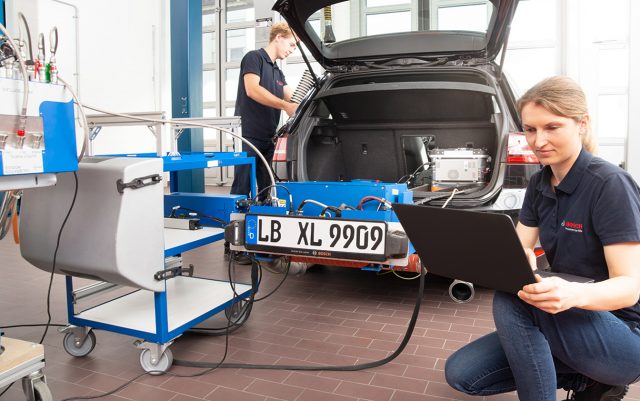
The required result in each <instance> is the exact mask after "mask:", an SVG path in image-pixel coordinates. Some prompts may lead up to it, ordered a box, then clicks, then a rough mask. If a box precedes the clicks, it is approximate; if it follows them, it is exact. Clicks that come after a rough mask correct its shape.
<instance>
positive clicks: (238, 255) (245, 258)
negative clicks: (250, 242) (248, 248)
mask: <svg viewBox="0 0 640 401" xmlns="http://www.w3.org/2000/svg"><path fill="white" fill-rule="evenodd" d="M231 257H232V259H233V263H235V264H237V265H250V264H251V258H250V257H249V255H247V254H246V253H242V252H237V251H233V252H232V253H231Z"/></svg>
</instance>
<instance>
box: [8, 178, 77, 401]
mask: <svg viewBox="0 0 640 401" xmlns="http://www.w3.org/2000/svg"><path fill="white" fill-rule="evenodd" d="M73 177H74V179H75V188H74V191H73V200H72V201H71V206H69V211H68V212H67V215H66V216H65V218H64V220H63V221H62V225H61V226H60V230H59V231H58V237H57V239H56V249H55V251H54V252H53V263H52V266H51V275H50V276H49V288H48V289H47V323H46V324H34V325H16V326H5V327H4V328H10V327H32V326H45V329H44V333H42V338H40V341H39V342H38V344H42V343H43V342H44V338H45V337H46V336H47V332H48V331H49V327H51V326H59V325H57V324H55V325H54V324H51V287H52V286H53V275H54V273H55V271H56V259H57V257H58V249H59V248H60V239H61V237H62V230H63V229H64V226H65V225H66V224H67V220H69V216H70V215H71V212H72V211H73V207H74V206H75V204H76V198H77V197H78V173H77V172H75V171H74V172H73ZM14 383H15V382H14ZM11 386H13V383H11V384H10V385H9V386H8V387H7V388H5V389H4V390H3V391H2V393H0V397H2V396H3V395H4V393H6V392H7V391H9V389H10V388H11Z"/></svg>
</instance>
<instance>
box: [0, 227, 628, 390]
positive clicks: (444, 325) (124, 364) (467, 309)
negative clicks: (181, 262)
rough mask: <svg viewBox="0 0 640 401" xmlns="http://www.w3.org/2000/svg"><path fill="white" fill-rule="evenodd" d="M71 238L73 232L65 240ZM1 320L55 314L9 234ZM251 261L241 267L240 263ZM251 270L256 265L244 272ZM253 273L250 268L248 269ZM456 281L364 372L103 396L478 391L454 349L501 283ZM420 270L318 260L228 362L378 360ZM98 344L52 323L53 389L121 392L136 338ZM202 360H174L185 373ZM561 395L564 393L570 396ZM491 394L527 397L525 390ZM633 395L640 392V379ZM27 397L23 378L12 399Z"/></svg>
mask: <svg viewBox="0 0 640 401" xmlns="http://www.w3.org/2000/svg"><path fill="white" fill-rule="evenodd" d="M63 245H64V242H63ZM184 257H185V263H193V264H194V265H195V268H196V274H198V275H204V276H210V277H217V278H224V277H226V274H227V270H226V264H225V263H223V261H222V245H221V244H220V243H216V244H212V245H209V246H207V247H204V248H201V249H198V250H195V251H191V252H188V253H187V254H185V255H184ZM0 260H1V261H2V262H1V263H2V268H1V269H2V270H1V271H0V326H8V325H14V324H24V323H40V322H46V317H47V315H46V291H47V285H48V281H49V275H48V274H47V273H44V272H42V271H40V270H38V269H36V268H34V267H32V266H30V265H29V264H28V263H27V262H26V261H24V260H23V259H22V258H21V257H20V254H19V249H18V247H17V246H16V245H14V244H13V242H12V239H11V238H5V239H4V240H3V241H0ZM242 269H246V268H244V267H240V270H242ZM245 273H246V271H245ZM240 276H244V277H240V278H244V279H246V278H247V277H248V275H247V274H244V273H243V274H240ZM280 279H281V276H279V275H273V274H270V273H265V278H264V281H263V284H262V286H261V290H260V292H259V294H258V295H261V294H265V293H267V292H268V291H269V290H270V289H272V288H274V287H275V286H276V285H277V284H278V282H279V281H280ZM63 284H64V283H63V277H62V276H56V277H55V280H54V285H53V290H52V316H53V322H54V323H61V324H64V323H66V312H65V301H64V296H65V293H64V288H63ZM448 285H449V282H448V281H446V280H444V279H439V278H437V277H430V276H428V278H427V286H426V289H425V294H424V299H423V302H422V308H421V311H420V317H419V320H418V323H417V326H416V328H415V331H414V333H413V336H412V337H411V340H410V342H409V344H408V346H407V347H406V349H405V350H404V352H403V353H402V354H401V355H400V356H398V357H397V358H396V359H395V360H393V361H392V362H390V363H388V364H386V365H384V366H381V367H377V368H373V369H369V370H364V371H357V372H327V371H325V372H300V371H280V370H251V369H219V370H215V371H212V372H210V373H207V374H204V375H202V376H199V377H194V378H180V377H175V376H170V375H165V376H154V377H150V376H143V377H141V378H139V379H137V380H136V381H135V382H134V383H132V384H130V385H129V386H128V387H126V388H124V389H123V390H121V391H119V392H117V393H116V394H115V395H111V396H107V397H104V398H101V399H102V400H136V401H144V400H153V401H163V400H167V401H169V400H171V401H195V400H221V401H228V400H230V401H267V400H268V401H274V400H287V401H360V400H374V401H418V400H420V401H424V400H440V401H442V400H472V399H473V400H479V399H480V398H479V397H469V396H465V395H463V394H461V393H458V392H456V391H454V390H453V389H451V388H449V386H448V385H447V384H446V383H445V380H444V374H443V367H444V363H445V359H446V358H447V356H448V355H450V354H451V353H452V352H453V351H454V350H456V349H458V348H459V347H460V346H462V345H464V344H466V343H467V342H469V341H470V340H473V339H476V338H478V337H479V336H481V335H483V334H485V333H487V332H489V331H491V330H492V328H493V321H492V317H491V298H492V293H491V292H490V291H488V290H484V289H478V290H477V292H476V297H475V299H474V300H473V301H472V302H471V303H468V304H456V303H454V302H452V301H451V300H450V299H449V297H448V295H447V288H448ZM417 288H418V281H417V280H401V279H398V278H397V277H394V276H393V275H391V274H387V275H377V274H376V273H374V272H366V271H359V270H353V269H349V268H339V267H323V266H316V267H314V268H312V269H310V270H309V271H308V272H307V273H306V274H304V275H301V276H290V277H288V278H287V280H286V282H285V283H284V285H283V286H282V287H281V288H280V290H279V291H277V292H276V293H275V294H274V295H273V296H271V297H269V298H268V299H266V300H264V301H262V302H259V303H257V304H256V305H255V307H254V309H253V311H252V313H251V316H250V317H249V319H248V321H247V323H246V324H245V326H243V327H242V328H241V329H240V330H238V331H236V332H235V333H233V334H231V335H230V337H229V347H228V354H227V357H226V362H245V363H257V364H299V365H305V364H307V365H309V364H327V365H332V364H341V365H350V364H356V363H365V362H370V361H374V360H378V359H381V358H384V357H386V356H387V355H389V354H390V353H391V352H392V351H393V350H395V349H396V348H397V346H398V344H399V343H400V341H401V339H402V337H403V334H404V333H405V330H406V326H407V324H408V322H409V318H410V315H411V312H412V310H413V305H414V301H415V296H416V294H417ZM42 332H43V329H42V328H41V327H35V328H20V329H8V330H6V334H7V335H8V336H11V337H15V338H19V339H23V340H28V341H35V342H37V341H38V340H39V339H40V337H41V335H42ZM96 335H97V345H96V347H95V349H94V350H93V352H92V353H91V354H89V355H88V356H87V357H84V358H74V357H71V356H69V355H68V354H67V353H66V352H65V351H64V349H63V347H62V337H63V336H62V335H61V334H59V333H58V332H57V331H56V330H55V329H51V330H50V331H49V333H48V334H47V336H46V339H45V341H44V344H45V353H46V368H45V373H46V375H47V378H48V382H49V386H50V388H51V389H52V391H53V394H54V399H55V400H61V399H64V398H67V397H71V396H86V395H97V394H100V393H104V392H107V391H110V390H112V389H114V388H117V387H118V386H121V385H122V384H125V383H126V382H127V381H128V380H130V379H131V378H134V377H136V376H137V375H139V374H140V373H142V370H141V368H140V365H139V360H138V358H139V351H138V350H137V349H136V348H135V347H134V346H133V345H132V343H133V340H134V339H133V338H130V337H126V336H123V335H118V334H113V333H108V332H104V331H97V332H96ZM224 345H225V341H224V337H208V336H201V335H185V336H183V337H181V338H179V339H178V340H177V341H176V342H175V343H174V345H172V350H173V353H174V356H175V357H176V358H181V359H189V360H199V361H212V362H215V361H219V360H220V358H221V357H222V355H223V352H224ZM200 371H201V370H198V369H193V368H185V367H175V366H174V367H173V368H172V369H171V372H172V373H174V374H181V375H189V374H194V373H197V372H200ZM562 395H563V394H562V393H560V392H559V393H558V397H559V398H558V399H563V397H562ZM487 398H488V399H491V400H516V399H517V397H516V396H515V394H514V393H511V394H505V395H500V396H494V397H487ZM627 399H629V400H633V399H636V400H639V399H640V385H636V386H634V387H633V388H632V390H631V393H630V394H629V395H628V396H627ZM5 400H6V401H14V400H15V401H18V400H24V396H23V394H22V391H21V389H20V386H19V385H14V386H13V387H12V388H11V389H10V390H9V391H8V392H7V393H6V394H5V395H4V396H3V397H2V399H1V401H5Z"/></svg>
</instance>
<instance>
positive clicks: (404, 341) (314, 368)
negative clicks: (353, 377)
mask: <svg viewBox="0 0 640 401" xmlns="http://www.w3.org/2000/svg"><path fill="white" fill-rule="evenodd" d="M425 275H426V270H425V268H424V266H423V265H421V267H420V286H419V290H418V296H417V297H416V302H415V306H414V308H413V314H412V315H411V320H410V321H409V326H408V327H407V331H406V333H405V335H404V338H403V339H402V342H401V343H400V345H399V346H398V348H397V349H396V350H395V351H394V352H393V353H392V354H391V355H389V356H387V357H386V358H383V359H380V360H377V361H373V362H368V363H362V364H357V365H343V366H308V365H263V364H249V363H222V364H217V365H216V366H217V367H219V368H232V369H238V368H242V369H271V370H302V371H322V370H326V371H356V370H362V369H370V368H374V367H377V366H381V365H384V364H386V363H389V362H391V361H392V360H394V359H395V358H396V357H397V356H398V355H400V354H401V353H402V351H403V350H404V349H405V347H406V346H407V344H408V343H409V340H410V338H411V334H412V333H413V329H414V328H415V325H416V322H417V321H418V314H419V312H420V304H421V303H422V298H423V296H424V281H425ZM173 363H174V365H176V366H188V367H194V368H207V367H210V366H212V363H211V362H200V361H188V360H183V359H174V360H173Z"/></svg>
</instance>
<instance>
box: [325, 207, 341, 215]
mask: <svg viewBox="0 0 640 401" xmlns="http://www.w3.org/2000/svg"><path fill="white" fill-rule="evenodd" d="M327 210H331V211H332V212H333V213H335V214H336V216H335V217H341V216H342V210H340V208H337V207H335V206H327V207H325V208H324V209H322V211H320V216H324V214H325V213H326V212H327Z"/></svg>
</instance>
